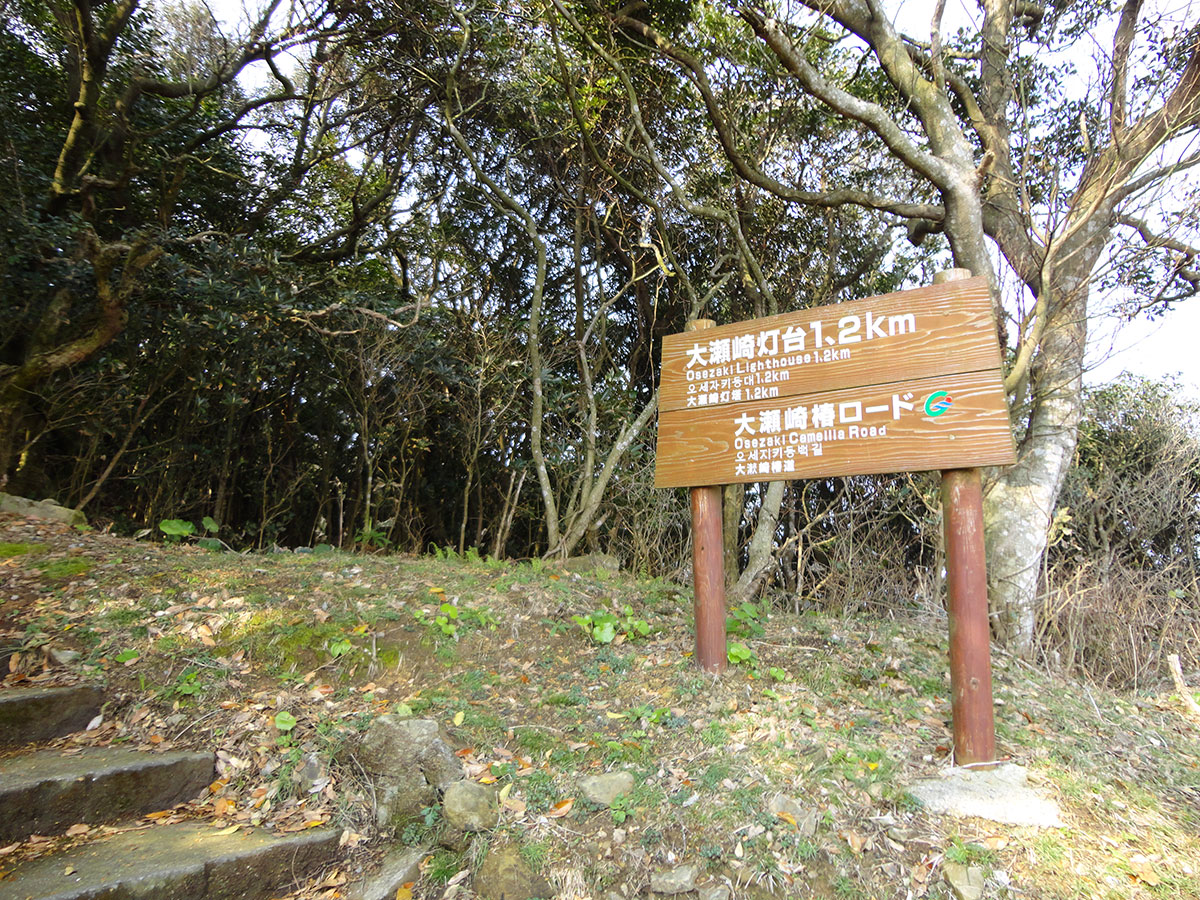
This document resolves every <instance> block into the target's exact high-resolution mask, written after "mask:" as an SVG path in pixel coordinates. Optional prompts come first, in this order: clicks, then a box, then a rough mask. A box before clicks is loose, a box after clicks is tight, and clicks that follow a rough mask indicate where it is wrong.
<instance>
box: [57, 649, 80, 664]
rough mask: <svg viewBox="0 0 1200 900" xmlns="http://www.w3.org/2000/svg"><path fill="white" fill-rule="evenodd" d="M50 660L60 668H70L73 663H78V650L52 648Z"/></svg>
mask: <svg viewBox="0 0 1200 900" xmlns="http://www.w3.org/2000/svg"><path fill="white" fill-rule="evenodd" d="M50 658H51V659H52V660H54V661H55V662H56V663H58V664H59V665H60V666H69V665H71V663H73V662H76V661H78V659H79V651H78V650H67V649H65V648H61V647H51V648H50Z"/></svg>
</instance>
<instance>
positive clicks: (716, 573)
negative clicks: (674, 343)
mask: <svg viewBox="0 0 1200 900" xmlns="http://www.w3.org/2000/svg"><path fill="white" fill-rule="evenodd" d="M716 324H717V323H716V322H714V321H712V320H711V319H696V320H695V321H692V322H689V323H688V326H687V330H688V332H689V333H690V332H695V331H701V330H704V329H707V328H712V327H713V326H715V325H716ZM691 500H692V594H693V597H694V600H693V604H694V605H693V609H694V611H695V624H696V655H695V659H696V665H698V666H699V667H700V668H701V669H703V670H704V671H706V672H723V671H725V662H726V651H725V546H724V541H723V540H722V536H721V488H720V486H719V485H707V486H704V487H693V488H692V489H691Z"/></svg>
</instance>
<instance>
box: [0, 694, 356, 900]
mask: <svg viewBox="0 0 1200 900" xmlns="http://www.w3.org/2000/svg"><path fill="white" fill-rule="evenodd" d="M101 699H102V695H101V692H100V691H99V690H97V689H95V688H90V687H73V688H32V689H31V688H8V689H3V690H0V748H5V749H3V750H2V751H0V752H2V753H4V754H6V755H4V756H0V846H7V845H10V844H13V843H16V842H18V841H23V840H25V839H27V838H28V837H29V836H31V835H34V834H37V835H43V836H52V835H58V834H62V833H64V832H65V831H66V830H67V829H68V828H70V827H71V826H72V825H77V824H80V823H83V824H87V825H98V824H105V823H107V824H113V825H117V826H125V825H128V826H130V827H129V828H128V829H125V828H122V830H120V831H117V832H114V833H107V832H105V833H99V834H93V835H89V837H88V839H86V840H83V841H82V842H80V843H77V844H75V845H74V846H72V847H71V848H70V849H68V850H65V851H61V852H56V853H52V854H48V855H45V856H41V857H38V858H30V859H23V860H20V861H18V862H16V863H12V862H10V861H9V860H8V858H6V857H4V856H0V900H101V898H103V900H150V898H161V897H169V898H171V900H235V898H237V900H240V898H245V900H252V898H264V897H269V896H278V895H280V894H283V893H287V892H288V891H289V890H291V889H292V886H293V885H294V884H295V883H296V882H297V880H298V879H301V878H303V877H304V876H305V875H307V874H308V873H310V872H311V871H312V870H314V869H315V868H316V867H318V866H320V865H323V864H324V863H326V862H328V861H330V860H331V859H332V858H333V857H334V855H335V853H336V852H337V847H338V836H339V835H338V832H337V831H336V830H334V829H324V830H319V831H318V830H313V831H306V832H299V833H296V834H288V835H282V836H276V835H273V834H271V833H270V832H268V831H266V830H265V829H255V830H249V829H243V830H239V831H237V832H234V833H226V829H216V828H213V827H212V826H211V825H210V824H208V823H205V822H195V821H192V822H186V821H185V822H177V823H174V824H168V825H152V826H147V825H146V822H145V821H138V817H139V816H144V815H145V814H146V813H149V812H154V811H157V810H165V809H170V808H171V807H172V806H174V805H175V804H177V803H179V802H181V801H183V800H187V799H190V798H192V797H195V796H197V795H199V794H200V793H201V791H202V790H203V788H204V786H205V785H207V784H208V783H209V782H210V781H212V780H213V777H214V770H213V756H212V754H206V753H188V752H182V751H176V752H169V753H141V752H138V751H135V750H121V749H113V748H86V749H83V750H80V751H74V752H71V753H66V754H64V753H60V752H58V751H55V750H46V749H39V748H38V746H37V745H38V744H39V743H40V742H45V741H49V740H51V739H53V738H55V737H59V736H61V735H65V734H70V733H72V732H74V731H79V730H82V729H83V728H85V727H86V726H87V724H88V723H89V722H90V721H91V720H92V718H93V717H95V716H96V715H97V714H98V713H99V711H100V703H101Z"/></svg>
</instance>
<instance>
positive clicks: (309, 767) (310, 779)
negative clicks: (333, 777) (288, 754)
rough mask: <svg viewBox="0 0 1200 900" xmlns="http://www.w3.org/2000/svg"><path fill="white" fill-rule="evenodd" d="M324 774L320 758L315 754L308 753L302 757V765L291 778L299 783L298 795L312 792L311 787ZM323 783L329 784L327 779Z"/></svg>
mask: <svg viewBox="0 0 1200 900" xmlns="http://www.w3.org/2000/svg"><path fill="white" fill-rule="evenodd" d="M324 774H325V773H324V769H322V767H321V760H320V758H319V757H318V756H317V754H315V753H310V754H308V756H306V757H304V765H303V766H301V767H300V768H299V769H297V770H296V774H295V775H294V776H292V777H293V778H295V779H296V781H298V782H299V783H300V793H301V794H308V793H311V792H312V789H313V786H314V785H315V784H316V783H317V782H318V781H319V780H320V779H321V778H322V776H323V775H324ZM325 783H326V784H328V783H329V781H328V779H326V782H325Z"/></svg>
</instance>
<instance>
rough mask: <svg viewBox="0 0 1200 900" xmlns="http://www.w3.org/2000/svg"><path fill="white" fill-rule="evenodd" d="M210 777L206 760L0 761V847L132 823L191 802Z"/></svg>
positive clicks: (139, 756) (125, 755)
mask: <svg viewBox="0 0 1200 900" xmlns="http://www.w3.org/2000/svg"><path fill="white" fill-rule="evenodd" d="M212 778H213V756H212V754H211V753H188V752H184V751H179V750H175V751H171V752H168V753H141V752H138V751H136V750H125V749H114V748H110V747H88V748H85V749H83V750H81V751H79V752H77V753H72V754H70V755H66V756H64V755H63V754H61V753H59V752H57V751H53V750H45V751H39V752H36V753H28V754H25V755H22V756H13V757H10V758H8V759H0V844H7V843H10V842H12V841H17V840H22V839H24V838H26V837H28V836H29V835H31V834H44V835H50V834H59V833H61V832H63V831H66V829H67V828H69V827H70V826H72V825H74V824H76V823H78V822H86V823H87V824H89V825H95V824H97V823H100V822H114V821H116V820H117V819H121V818H124V817H127V816H138V815H141V814H143V813H148V812H153V811H155V810H159V809H168V808H170V807H172V806H174V805H175V804H176V803H180V802H182V801H184V800H190V799H192V798H193V797H195V796H197V795H198V794H199V793H200V792H201V790H202V789H203V788H204V786H205V785H207V784H208V783H209V782H210V781H212Z"/></svg>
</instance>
